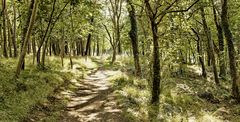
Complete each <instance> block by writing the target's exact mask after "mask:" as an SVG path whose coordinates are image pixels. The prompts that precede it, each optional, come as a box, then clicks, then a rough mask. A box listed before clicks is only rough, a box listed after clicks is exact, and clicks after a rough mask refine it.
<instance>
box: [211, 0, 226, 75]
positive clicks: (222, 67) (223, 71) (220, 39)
mask: <svg viewBox="0 0 240 122" xmlns="http://www.w3.org/2000/svg"><path fill="white" fill-rule="evenodd" d="M211 2H212V6H213V7H212V9H213V15H214V22H215V26H216V28H217V36H218V44H219V54H218V57H219V58H218V59H219V65H220V66H219V67H220V71H219V76H220V77H225V76H226V65H225V58H224V38H223V29H222V25H221V23H220V22H219V19H218V16H217V12H216V6H215V5H214V1H213V0H211Z"/></svg>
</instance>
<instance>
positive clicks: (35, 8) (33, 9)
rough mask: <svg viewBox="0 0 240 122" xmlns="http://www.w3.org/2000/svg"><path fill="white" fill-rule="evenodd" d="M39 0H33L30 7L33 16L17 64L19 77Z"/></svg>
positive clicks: (17, 75)
mask: <svg viewBox="0 0 240 122" xmlns="http://www.w3.org/2000/svg"><path fill="white" fill-rule="evenodd" d="M37 2H38V1H37V0H31V6H30V8H29V11H31V12H30V14H31V15H30V16H31V17H30V20H29V23H28V29H27V33H26V35H25V38H24V40H23V48H22V51H21V54H20V57H19V61H18V64H17V69H16V74H15V76H16V77H17V78H18V77H19V75H20V72H21V67H22V65H23V61H24V58H25V55H26V51H27V44H28V41H29V39H30V36H31V32H32V28H33V25H34V21H35V17H36V13H37V8H38V7H37V6H38V3H37Z"/></svg>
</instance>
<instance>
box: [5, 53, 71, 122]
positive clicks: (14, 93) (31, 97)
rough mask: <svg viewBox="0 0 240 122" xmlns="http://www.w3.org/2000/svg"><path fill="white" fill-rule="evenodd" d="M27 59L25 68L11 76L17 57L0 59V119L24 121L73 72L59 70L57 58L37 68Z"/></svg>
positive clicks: (7, 121) (9, 121)
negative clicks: (46, 66)
mask: <svg viewBox="0 0 240 122" xmlns="http://www.w3.org/2000/svg"><path fill="white" fill-rule="evenodd" d="M30 59H31V58H30V57H28V58H27V59H26V62H27V63H26V69H25V70H24V71H22V72H21V75H20V77H19V78H18V79H16V78H14V71H15V66H16V63H17V59H1V60H0V80H1V82H0V121H6V122H11V121H23V120H24V119H25V118H26V117H27V116H28V114H29V113H30V112H31V111H32V109H35V106H36V105H37V104H40V103H44V102H46V101H48V98H47V97H48V96H49V95H51V94H53V93H54V90H55V89H56V88H57V87H59V86H60V85H62V84H63V83H64V82H67V81H68V80H69V79H70V78H71V77H72V74H71V73H69V72H62V71H61V70H60V69H61V67H59V66H58V64H59V63H58V59H54V60H53V62H51V63H49V64H48V67H50V68H47V69H45V70H39V69H38V68H35V67H36V66H35V65H33V64H31V63H29V62H28V61H30Z"/></svg>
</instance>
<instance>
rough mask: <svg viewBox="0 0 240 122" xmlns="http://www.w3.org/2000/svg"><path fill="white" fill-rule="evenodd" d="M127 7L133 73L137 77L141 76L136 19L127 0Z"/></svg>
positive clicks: (132, 7)
mask: <svg viewBox="0 0 240 122" xmlns="http://www.w3.org/2000/svg"><path fill="white" fill-rule="evenodd" d="M127 2H128V4H129V6H131V7H129V8H128V12H129V18H130V22H131V30H130V32H129V36H130V38H131V43H132V49H133V56H134V64H135V70H136V71H135V73H136V75H137V76H141V67H140V64H139V51H138V33H137V31H138V28H137V19H136V14H135V13H136V12H135V8H134V6H133V5H132V1H131V0H128V1H127Z"/></svg>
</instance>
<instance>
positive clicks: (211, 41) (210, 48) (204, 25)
mask: <svg viewBox="0 0 240 122" xmlns="http://www.w3.org/2000/svg"><path fill="white" fill-rule="evenodd" d="M200 10H201V16H202V22H203V28H204V32H205V35H206V37H207V41H208V49H209V56H210V58H211V61H212V69H213V73H214V80H215V83H216V85H220V84H219V79H218V73H217V67H216V59H215V54H214V49H213V48H214V47H213V40H212V38H211V36H212V35H211V32H210V29H209V28H208V26H207V22H206V19H205V12H204V8H203V7H201V8H200Z"/></svg>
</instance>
